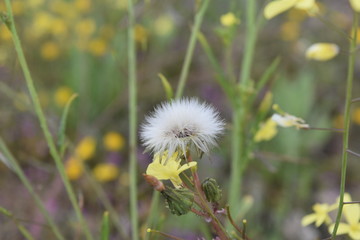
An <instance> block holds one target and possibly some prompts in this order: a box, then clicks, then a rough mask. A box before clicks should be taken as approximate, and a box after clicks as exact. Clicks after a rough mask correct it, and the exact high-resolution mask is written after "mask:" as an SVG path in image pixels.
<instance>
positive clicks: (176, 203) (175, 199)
mask: <svg viewBox="0 0 360 240" xmlns="http://www.w3.org/2000/svg"><path fill="white" fill-rule="evenodd" d="M161 193H162V195H163V196H164V198H165V200H166V202H167V204H168V206H169V209H170V211H171V213H172V214H176V215H178V216H180V215H184V214H186V213H188V212H189V211H190V210H191V207H192V205H193V202H194V194H193V193H192V192H191V191H190V190H188V189H186V188H180V189H175V188H171V187H166V189H165V190H164V191H162V192H161Z"/></svg>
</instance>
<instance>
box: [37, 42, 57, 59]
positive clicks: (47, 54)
mask: <svg viewBox="0 0 360 240" xmlns="http://www.w3.org/2000/svg"><path fill="white" fill-rule="evenodd" d="M40 54H41V57H42V58H43V59H45V60H49V61H53V60H55V59H57V58H58V57H59V55H60V47H59V45H58V44H57V43H56V42H52V41H49V42H45V43H44V44H43V45H42V46H41V49H40Z"/></svg>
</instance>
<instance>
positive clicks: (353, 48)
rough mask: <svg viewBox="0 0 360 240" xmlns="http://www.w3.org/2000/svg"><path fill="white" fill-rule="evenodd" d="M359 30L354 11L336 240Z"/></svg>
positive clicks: (340, 211)
mask: <svg viewBox="0 0 360 240" xmlns="http://www.w3.org/2000/svg"><path fill="white" fill-rule="evenodd" d="M357 28H358V14H357V13H356V12H355V11H354V17H353V26H352V38H351V43H350V51H349V60H348V61H349V65H348V72H347V80H346V101H345V113H344V124H345V126H344V135H343V147H342V159H341V182H340V197H339V208H338V213H337V216H336V221H335V226H334V230H333V232H332V236H331V239H335V237H336V233H337V230H338V227H339V223H340V219H341V215H342V210H343V206H344V193H345V182H346V168H347V160H348V151H347V149H348V146H349V132H350V120H351V115H350V107H351V101H352V85H353V80H354V67H355V55H356V37H357Z"/></svg>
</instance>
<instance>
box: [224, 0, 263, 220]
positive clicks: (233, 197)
mask: <svg viewBox="0 0 360 240" xmlns="http://www.w3.org/2000/svg"><path fill="white" fill-rule="evenodd" d="M245 2H246V10H245V11H246V39H245V48H244V49H245V53H244V56H243V61H242V65H241V72H240V76H239V84H240V86H241V89H242V92H241V96H240V99H239V100H237V101H236V104H235V106H234V112H233V117H232V125H233V131H232V138H231V139H232V146H231V149H232V150H231V154H232V159H231V176H230V187H229V205H230V207H231V208H235V207H234V206H236V205H237V204H238V203H239V199H240V188H241V182H242V172H243V170H244V168H245V164H246V163H247V158H248V156H247V154H245V151H246V149H245V141H246V135H245V132H244V131H245V129H244V126H243V123H244V122H245V121H246V117H247V109H248V107H249V106H248V105H249V102H248V99H247V97H248V96H249V95H248V94H247V90H248V88H250V84H251V79H250V73H251V66H252V62H253V55H254V50H255V43H256V35H257V27H256V0H253V1H245ZM236 214H237V213H235V216H236Z"/></svg>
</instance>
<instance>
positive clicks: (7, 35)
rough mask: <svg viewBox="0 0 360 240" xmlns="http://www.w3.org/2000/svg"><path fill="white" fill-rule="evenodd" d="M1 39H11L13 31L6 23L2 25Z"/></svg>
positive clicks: (0, 27) (0, 26) (0, 29)
mask: <svg viewBox="0 0 360 240" xmlns="http://www.w3.org/2000/svg"><path fill="white" fill-rule="evenodd" d="M0 39H1V40H3V41H10V40H11V32H10V30H9V29H8V28H7V27H6V25H5V24H1V25H0Z"/></svg>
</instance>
